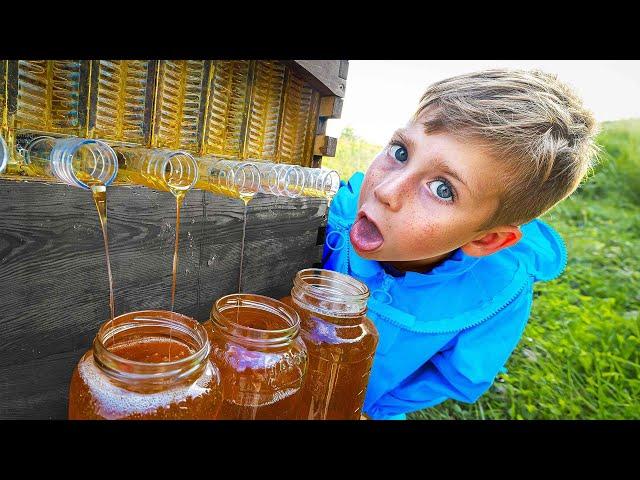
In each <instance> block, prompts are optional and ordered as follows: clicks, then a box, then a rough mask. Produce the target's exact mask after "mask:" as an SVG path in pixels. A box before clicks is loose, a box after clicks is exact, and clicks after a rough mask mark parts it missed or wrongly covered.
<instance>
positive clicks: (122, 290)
mask: <svg viewBox="0 0 640 480" xmlns="http://www.w3.org/2000/svg"><path fill="white" fill-rule="evenodd" d="M347 65H348V64H347V62H346V61H340V60H336V61H307V60H297V61H285V62H279V61H260V60H250V61H227V60H225V61H176V62H171V61H151V60H149V61H120V62H118V61H102V60H94V61H75V62H74V61H51V60H46V61H0V111H1V112H2V120H3V122H2V135H3V137H4V138H5V139H6V140H7V143H8V144H9V148H10V150H11V151H12V153H13V158H12V162H13V164H14V165H15V163H16V162H17V161H19V160H20V158H19V154H17V153H16V151H15V138H16V133H17V132H20V131H25V130H26V131H34V132H57V133H59V134H64V135H76V136H86V137H93V138H101V139H106V140H109V141H114V142H125V143H132V144H139V145H147V146H151V147H167V148H173V149H184V150H188V151H190V152H193V153H196V154H216V155H218V156H224V157H227V158H253V159H257V160H265V161H276V162H284V163H294V164H299V165H305V166H314V167H318V166H320V164H321V160H322V156H323V155H324V156H330V155H333V153H334V152H335V145H336V141H335V139H332V138H329V137H327V136H326V135H325V131H326V122H327V119H329V118H337V117H339V115H340V109H341V105H342V97H343V95H344V91H345V79H346V71H347ZM52 79H53V80H52ZM42 91H44V92H48V93H47V94H46V95H44V96H43V95H42ZM114 98H116V99H117V101H116V102H114V101H113V99H114ZM43 99H44V101H43ZM15 178H16V177H15V176H9V175H4V176H0V306H1V307H2V315H1V316H0V418H2V419H4V418H66V405H67V389H68V384H69V380H70V377H71V373H72V370H73V368H74V366H75V364H76V363H77V361H78V359H79V358H80V356H81V355H82V354H83V353H84V352H85V351H86V350H87V349H88V348H90V345H91V341H92V340H93V337H94V336H95V333H96V331H97V328H98V326H99V325H100V324H101V323H103V322H104V321H105V319H107V318H108V315H109V306H108V286H107V277H106V268H105V260H104V249H103V244H102V234H101V231H100V228H99V223H98V218H97V214H96V212H95V207H94V206H93V203H92V200H91V197H90V195H89V194H88V193H87V192H86V191H83V190H80V189H75V188H72V187H69V186H67V185H62V184H56V183H43V182H30V181H20V182H18V181H15ZM326 210H327V202H326V200H322V199H317V198H315V199H314V198H299V199H285V198H282V197H273V196H262V195H258V196H257V197H255V198H254V199H253V200H252V201H251V203H250V204H249V210H248V219H247V230H246V244H245V258H244V267H243V286H244V288H243V290H244V291H246V292H251V293H259V294H264V295H268V296H272V297H275V298H279V297H281V296H284V295H286V294H288V292H289V290H290V288H291V283H292V279H293V276H294V274H295V272H296V271H298V270H300V269H302V268H307V267H311V266H313V265H314V264H315V265H317V264H318V262H319V261H320V255H321V251H322V243H323V239H324V235H323V231H324V225H325V223H326ZM242 213H243V204H242V203H241V202H240V201H237V200H234V199H228V198H223V197H216V196H214V195H212V194H210V193H208V192H204V191H199V190H194V191H192V192H189V194H188V195H187V197H186V201H185V205H184V210H183V213H182V214H181V216H182V223H181V232H180V245H181V246H180V252H179V255H180V261H179V272H178V279H177V292H176V307H175V310H176V311H178V312H181V313H184V314H186V315H190V316H193V317H194V318H197V319H198V320H200V321H204V320H205V319H207V318H208V315H209V310H210V307H211V304H212V302H213V301H214V300H215V299H217V298H219V297H220V296H222V295H225V294H228V293H233V292H234V291H236V288H237V279H238V267H239V262H240V238H241V231H242ZM108 216H109V220H108V225H109V226H108V228H109V236H110V252H111V264H112V269H113V275H114V287H115V297H116V314H120V313H124V312H126V311H132V310H141V309H146V308H164V309H167V308H169V302H170V300H169V293H170V288H171V259H172V254H173V250H172V248H173V241H174V232H175V231H174V222H175V206H174V199H173V197H172V195H171V194H170V193H168V192H158V191H154V190H150V189H147V188H145V187H139V186H129V185H117V186H111V187H109V197H108Z"/></svg>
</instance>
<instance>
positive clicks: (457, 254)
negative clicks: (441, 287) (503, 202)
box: [347, 242, 480, 287]
mask: <svg viewBox="0 0 640 480" xmlns="http://www.w3.org/2000/svg"><path fill="white" fill-rule="evenodd" d="M347 248H348V249H349V270H350V271H351V272H353V273H355V274H356V275H358V276H359V277H362V278H372V277H375V276H378V275H382V276H384V275H389V274H388V273H386V272H385V271H384V267H383V266H382V265H381V264H380V262H378V261H376V260H368V259H365V258H362V257H361V256H360V255H358V254H357V253H356V251H355V249H354V248H353V246H352V245H351V242H348V243H347ZM479 260H480V258H478V257H470V256H469V255H465V253H464V252H463V251H462V250H461V249H459V248H458V249H456V250H455V251H454V252H453V254H452V255H451V256H450V257H449V258H448V259H446V260H445V261H444V262H442V263H441V264H439V265H437V266H436V267H434V268H432V269H431V270H430V271H428V272H425V273H419V272H407V273H406V274H405V275H404V276H403V277H399V278H397V280H396V281H397V282H398V283H399V284H400V285H402V286H406V287H411V286H422V285H427V284H429V283H433V282H434V281H441V280H443V279H444V278H443V277H445V278H451V277H455V276H457V275H460V274H462V273H464V272H466V271H467V270H469V269H470V268H472V267H473V266H474V265H475V264H476V263H478V261H479Z"/></svg>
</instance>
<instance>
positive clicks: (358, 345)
mask: <svg viewBox="0 0 640 480" xmlns="http://www.w3.org/2000/svg"><path fill="white" fill-rule="evenodd" d="M292 295H293V297H294V298H292V297H285V298H283V299H282V302H283V303H286V304H287V305H290V306H292V307H293V308H295V310H296V311H297V312H298V314H299V315H300V328H301V334H300V335H301V337H302V339H303V341H304V343H305V345H306V347H307V351H308V354H309V367H308V370H307V377H306V381H305V386H304V389H303V392H302V397H301V400H300V403H299V405H298V417H299V418H300V419H308V420H320V419H322V420H357V419H359V418H360V414H361V412H362V406H363V404H364V397H365V394H366V390H367V385H368V383H369V374H370V372H371V366H372V364H373V357H374V354H375V350H376V346H377V344H378V332H377V330H376V328H375V326H374V324H373V323H372V322H371V320H369V319H368V318H367V317H366V316H365V312H366V300H367V298H368V289H367V287H366V285H364V284H363V283H361V282H358V281H357V280H355V279H353V278H351V277H348V276H346V275H342V274H339V273H337V272H332V271H328V270H321V269H307V270H302V271H300V272H298V274H297V275H296V279H295V280H294V288H293V290H292Z"/></svg>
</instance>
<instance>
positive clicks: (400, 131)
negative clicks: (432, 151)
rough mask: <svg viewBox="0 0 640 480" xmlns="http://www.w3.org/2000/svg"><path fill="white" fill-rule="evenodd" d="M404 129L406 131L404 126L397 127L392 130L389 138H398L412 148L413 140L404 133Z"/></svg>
mask: <svg viewBox="0 0 640 480" xmlns="http://www.w3.org/2000/svg"><path fill="white" fill-rule="evenodd" d="M405 131H406V129H405V128H399V129H397V130H396V131H395V132H393V135H391V140H394V139H397V140H400V141H401V142H402V143H404V144H405V145H406V146H407V147H409V148H413V147H414V144H413V140H411V137H409V136H407V135H405V133H404V132H405Z"/></svg>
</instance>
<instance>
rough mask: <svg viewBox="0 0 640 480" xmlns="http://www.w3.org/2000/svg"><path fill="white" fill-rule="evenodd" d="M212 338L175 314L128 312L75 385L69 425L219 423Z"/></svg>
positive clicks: (99, 339) (104, 330) (90, 355)
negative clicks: (81, 422)
mask: <svg viewBox="0 0 640 480" xmlns="http://www.w3.org/2000/svg"><path fill="white" fill-rule="evenodd" d="M209 353H210V344H209V339H208V336H207V333H206V331H205V329H204V327H203V326H202V325H200V324H199V323H198V322H197V321H196V320H194V319H192V318H189V317H187V316H184V315H181V314H179V313H175V312H168V311H162V310H147V311H139V312H130V313H126V314H123V315H120V316H118V317H115V318H114V319H113V321H107V322H106V323H104V324H103V325H102V327H101V328H100V330H99V331H98V334H97V335H96V337H95V339H94V341H93V348H92V349H91V350H89V351H88V352H86V353H85V354H84V355H83V356H82V358H81V359H80V361H79V362H78V365H77V367H76V368H75V370H74V372H73V376H72V378H71V385H70V388H69V419H71V420H101V419H109V420H116V419H117V420H125V419H126V420H146V419H154V420H173V419H176V420H187V419H198V420H199V419H203V420H204V419H207V420H213V419H216V418H217V416H218V411H219V410H220V406H221V403H222V389H221V384H220V374H219V372H218V369H217V368H216V367H215V365H213V364H212V363H211V361H210V360H209Z"/></svg>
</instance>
